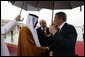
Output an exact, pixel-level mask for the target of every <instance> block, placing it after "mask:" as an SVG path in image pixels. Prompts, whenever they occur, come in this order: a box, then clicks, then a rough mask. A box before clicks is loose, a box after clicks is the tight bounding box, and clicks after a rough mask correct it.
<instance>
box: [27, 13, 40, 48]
mask: <svg viewBox="0 0 85 57" xmlns="http://www.w3.org/2000/svg"><path fill="white" fill-rule="evenodd" d="M37 22H38V16H36V15H34V14H29V15H28V16H27V20H26V25H27V27H28V28H29V29H30V31H31V32H32V34H33V38H34V41H35V43H36V46H38V47H40V46H41V45H40V42H39V39H38V35H37V32H36V29H35V28H34V26H35V24H36V23H37Z"/></svg>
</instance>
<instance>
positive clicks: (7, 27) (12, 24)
mask: <svg viewBox="0 0 85 57" xmlns="http://www.w3.org/2000/svg"><path fill="white" fill-rule="evenodd" d="M20 17H21V16H20V15H18V16H17V17H16V18H15V20H12V21H10V22H9V23H8V24H6V25H5V26H3V27H1V35H2V37H1V56H10V54H9V51H8V48H7V45H6V43H5V41H4V38H3V35H5V34H7V33H9V32H11V31H12V30H13V28H14V27H15V26H16V24H17V21H21V20H20Z"/></svg>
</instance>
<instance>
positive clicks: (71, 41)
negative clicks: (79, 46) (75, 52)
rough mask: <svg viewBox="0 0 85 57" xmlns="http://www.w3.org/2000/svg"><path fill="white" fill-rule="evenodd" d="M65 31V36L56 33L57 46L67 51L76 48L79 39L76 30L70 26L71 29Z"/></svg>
mask: <svg viewBox="0 0 85 57" xmlns="http://www.w3.org/2000/svg"><path fill="white" fill-rule="evenodd" d="M65 31H66V33H64V34H63V33H56V34H55V35H54V39H55V41H56V43H55V45H59V46H61V47H62V48H65V49H70V48H74V46H75V43H76V39H77V33H76V30H75V28H74V27H73V26H69V28H67V29H66V30H65ZM65 31H64V32H65Z"/></svg>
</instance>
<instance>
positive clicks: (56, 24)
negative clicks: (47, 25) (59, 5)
mask: <svg viewBox="0 0 85 57" xmlns="http://www.w3.org/2000/svg"><path fill="white" fill-rule="evenodd" d="M61 22H62V18H58V17H56V18H54V25H55V26H59V25H60V24H61Z"/></svg>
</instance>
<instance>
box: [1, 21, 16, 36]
mask: <svg viewBox="0 0 85 57" xmlns="http://www.w3.org/2000/svg"><path fill="white" fill-rule="evenodd" d="M15 26H16V20H13V21H10V22H9V23H8V24H6V25H5V26H3V27H1V35H3V34H6V33H8V32H10V31H12V30H13V28H14V27H15Z"/></svg>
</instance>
